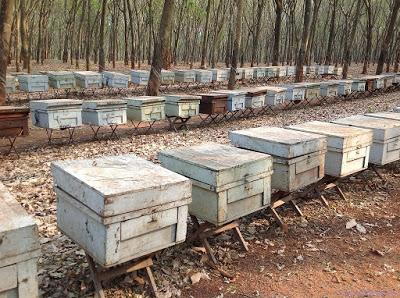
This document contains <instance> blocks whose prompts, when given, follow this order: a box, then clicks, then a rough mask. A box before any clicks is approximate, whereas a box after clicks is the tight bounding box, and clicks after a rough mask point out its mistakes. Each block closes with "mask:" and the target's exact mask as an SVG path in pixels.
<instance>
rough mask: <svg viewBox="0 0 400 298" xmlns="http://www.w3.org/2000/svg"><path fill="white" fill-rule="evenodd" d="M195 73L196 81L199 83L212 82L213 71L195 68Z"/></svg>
mask: <svg viewBox="0 0 400 298" xmlns="http://www.w3.org/2000/svg"><path fill="white" fill-rule="evenodd" d="M194 73H195V75H196V82H198V83H206V84H208V83H211V82H212V72H211V71H209V70H205V69H195V70H194Z"/></svg>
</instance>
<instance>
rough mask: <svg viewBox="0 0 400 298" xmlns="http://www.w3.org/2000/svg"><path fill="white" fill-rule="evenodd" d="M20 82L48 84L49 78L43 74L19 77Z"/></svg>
mask: <svg viewBox="0 0 400 298" xmlns="http://www.w3.org/2000/svg"><path fill="white" fill-rule="evenodd" d="M17 78H18V81H19V82H44V83H47V82H48V81H49V78H48V77H47V76H46V75H41V74H27V75H18V76H17Z"/></svg>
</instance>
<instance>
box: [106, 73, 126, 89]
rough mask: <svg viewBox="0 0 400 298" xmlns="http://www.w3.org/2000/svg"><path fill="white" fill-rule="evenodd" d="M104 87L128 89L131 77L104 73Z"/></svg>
mask: <svg viewBox="0 0 400 298" xmlns="http://www.w3.org/2000/svg"><path fill="white" fill-rule="evenodd" d="M102 75H103V85H104V86H107V87H110V88H128V85H129V76H128V75H126V74H123V73H118V72H114V71H103V72H102Z"/></svg>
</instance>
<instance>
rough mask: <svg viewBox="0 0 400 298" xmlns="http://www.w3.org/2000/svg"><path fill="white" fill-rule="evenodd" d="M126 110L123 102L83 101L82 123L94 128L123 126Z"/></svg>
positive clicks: (104, 100) (115, 100) (110, 100)
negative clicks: (94, 126)
mask: <svg viewBox="0 0 400 298" xmlns="http://www.w3.org/2000/svg"><path fill="white" fill-rule="evenodd" d="M126 109H127V108H126V101H125V100H120V99H103V100H85V101H84V102H83V104H82V122H83V123H85V124H90V125H96V126H106V125H120V124H125V123H126V121H127V119H126V118H127V117H126Z"/></svg>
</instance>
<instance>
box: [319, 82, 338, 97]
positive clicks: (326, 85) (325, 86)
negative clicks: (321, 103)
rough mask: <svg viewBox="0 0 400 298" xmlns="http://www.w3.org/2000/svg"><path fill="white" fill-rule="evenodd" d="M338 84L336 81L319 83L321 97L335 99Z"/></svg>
mask: <svg viewBox="0 0 400 298" xmlns="http://www.w3.org/2000/svg"><path fill="white" fill-rule="evenodd" d="M338 89H339V83H337V82H336V81H326V82H321V96H324V97H335V96H337V95H338Z"/></svg>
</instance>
